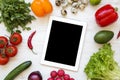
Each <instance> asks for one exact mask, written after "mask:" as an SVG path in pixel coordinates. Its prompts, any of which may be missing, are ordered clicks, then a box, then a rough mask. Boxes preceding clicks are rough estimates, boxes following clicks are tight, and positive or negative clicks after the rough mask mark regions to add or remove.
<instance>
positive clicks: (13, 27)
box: [0, 0, 35, 33]
mask: <svg viewBox="0 0 120 80" xmlns="http://www.w3.org/2000/svg"><path fill="white" fill-rule="evenodd" d="M29 7H30V3H25V1H24V0H0V13H1V17H0V22H4V24H5V26H6V28H7V31H8V32H10V33H13V32H14V31H20V30H19V29H18V27H21V28H22V29H23V30H30V27H26V25H27V24H28V23H31V21H32V20H34V19H35V17H34V16H32V15H30V9H29Z"/></svg>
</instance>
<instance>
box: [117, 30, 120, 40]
mask: <svg viewBox="0 0 120 80" xmlns="http://www.w3.org/2000/svg"><path fill="white" fill-rule="evenodd" d="M119 37H120V31H119V32H118V34H117V39H118V38H119Z"/></svg>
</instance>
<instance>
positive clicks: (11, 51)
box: [5, 45, 18, 57]
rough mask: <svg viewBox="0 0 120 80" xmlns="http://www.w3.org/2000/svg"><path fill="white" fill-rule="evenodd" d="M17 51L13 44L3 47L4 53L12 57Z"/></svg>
mask: <svg viewBox="0 0 120 80" xmlns="http://www.w3.org/2000/svg"><path fill="white" fill-rule="evenodd" d="M17 52H18V49H17V47H16V46H14V45H9V46H7V47H6V48H5V53H6V55H7V56H9V57H14V56H15V55H16V54H17Z"/></svg>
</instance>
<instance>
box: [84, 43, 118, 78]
mask: <svg viewBox="0 0 120 80" xmlns="http://www.w3.org/2000/svg"><path fill="white" fill-rule="evenodd" d="M84 72H85V73H86V74H87V76H88V79H90V80H120V67H119V65H118V63H117V62H116V61H115V60H114V51H113V50H112V49H111V44H110V43H106V44H104V45H103V47H101V48H100V49H99V51H98V52H96V53H94V54H93V55H92V56H91V58H90V60H89V62H88V64H87V65H86V67H85V69H84Z"/></svg>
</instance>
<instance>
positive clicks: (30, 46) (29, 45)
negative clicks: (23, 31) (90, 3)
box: [27, 31, 36, 54]
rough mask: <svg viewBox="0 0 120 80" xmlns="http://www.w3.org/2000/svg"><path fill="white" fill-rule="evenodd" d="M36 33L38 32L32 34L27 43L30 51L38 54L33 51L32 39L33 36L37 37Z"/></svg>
mask: <svg viewBox="0 0 120 80" xmlns="http://www.w3.org/2000/svg"><path fill="white" fill-rule="evenodd" d="M35 33H36V31H34V32H32V33H31V35H30V36H29V38H28V41H27V44H28V47H29V49H31V50H32V52H33V53H34V54H36V53H35V52H34V51H33V45H32V39H33V36H34V35H35Z"/></svg>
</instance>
